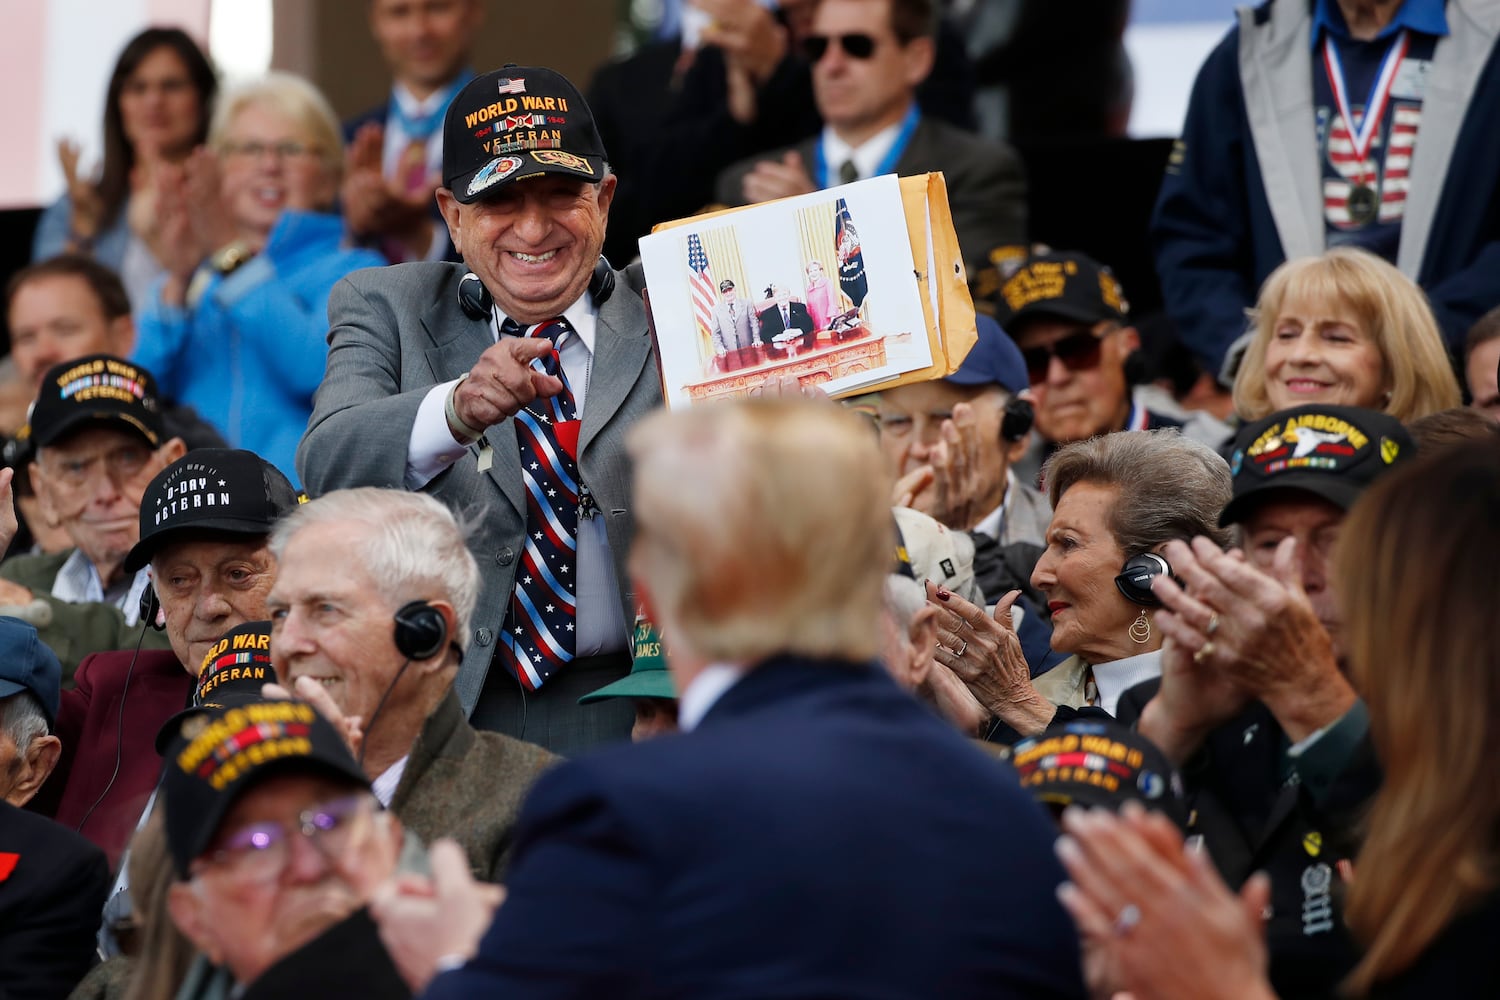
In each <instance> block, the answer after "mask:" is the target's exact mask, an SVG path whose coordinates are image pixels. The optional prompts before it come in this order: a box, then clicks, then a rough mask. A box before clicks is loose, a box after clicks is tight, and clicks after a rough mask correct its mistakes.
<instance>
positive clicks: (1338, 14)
mask: <svg viewBox="0 0 1500 1000" xmlns="http://www.w3.org/2000/svg"><path fill="white" fill-rule="evenodd" d="M1446 6H1447V0H1406V2H1405V3H1403V4H1402V5H1401V6H1400V8H1399V9H1397V11H1396V16H1395V17H1393V18H1391V23H1390V24H1387V25H1386V26H1385V27H1384V28H1382V29H1381V30H1380V34H1378V35H1376V36H1375V37H1376V38H1377V39H1381V38H1388V37H1390V36H1391V35H1394V34H1395V33H1396V32H1398V31H1400V30H1401V29H1403V28H1407V29H1410V30H1411V31H1418V32H1421V33H1422V34H1424V35H1432V36H1434V37H1436V38H1442V37H1443V36H1445V35H1447V34H1448V14H1447V11H1446V10H1445V9H1444V8H1445V7H1446ZM1324 31H1329V32H1331V33H1333V34H1334V35H1336V36H1337V37H1339V38H1342V39H1347V38H1348V37H1349V26H1348V24H1347V23H1346V22H1345V21H1344V12H1343V11H1341V10H1339V5H1338V0H1316V2H1315V3H1314V4H1313V19H1312V45H1313V47H1314V48H1316V47H1317V46H1318V43H1319V42H1320V41H1322V38H1323V32H1324Z"/></svg>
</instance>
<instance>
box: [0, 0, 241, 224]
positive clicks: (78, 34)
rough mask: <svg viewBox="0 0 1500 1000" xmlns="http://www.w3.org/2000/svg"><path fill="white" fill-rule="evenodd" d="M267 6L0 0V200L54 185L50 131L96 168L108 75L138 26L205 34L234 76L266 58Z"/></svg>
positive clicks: (46, 192) (18, 201)
mask: <svg viewBox="0 0 1500 1000" xmlns="http://www.w3.org/2000/svg"><path fill="white" fill-rule="evenodd" d="M270 10H271V4H270V0H0V85H3V93H4V98H5V99H4V100H0V135H3V136H5V144H4V147H3V150H0V207H4V208H14V207H22V206H32V205H41V204H46V203H48V202H50V201H52V200H53V199H54V198H56V197H57V196H58V194H60V193H61V192H62V188H63V179H62V170H61V169H60V168H59V167H58V165H57V151H56V146H57V140H58V139H59V138H62V137H68V138H71V139H74V140H76V141H77V142H79V143H80V144H82V146H83V148H84V157H83V162H84V165H85V168H87V169H90V170H93V169H97V167H98V163H99V157H100V155H101V154H102V152H103V135H102V128H103V121H104V92H105V88H106V87H107V86H108V84H109V74H110V71H111V70H112V69H113V68H114V64H115V59H116V57H118V55H119V53H120V49H121V48H123V47H124V45H125V43H126V42H127V41H129V40H130V38H131V37H132V36H133V35H135V34H136V33H137V32H138V31H140V30H141V29H142V28H145V27H148V26H150V25H153V24H159V25H176V26H177V27H180V28H182V29H183V30H185V31H186V32H188V34H190V35H192V36H193V37H194V38H197V39H198V40H199V41H200V43H203V42H207V47H208V49H209V52H210V54H211V56H212V58H213V60H214V63H215V65H217V66H218V67H219V69H220V74H221V79H226V80H233V79H238V78H241V77H244V76H247V75H254V74H256V73H259V72H264V70H265V68H266V67H267V66H268V65H269V64H270V55H271V32H270V28H271V21H270ZM211 22H212V23H211Z"/></svg>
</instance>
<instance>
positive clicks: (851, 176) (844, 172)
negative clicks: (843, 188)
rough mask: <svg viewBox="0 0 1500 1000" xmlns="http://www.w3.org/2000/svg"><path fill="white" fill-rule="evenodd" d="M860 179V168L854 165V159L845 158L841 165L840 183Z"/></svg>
mask: <svg viewBox="0 0 1500 1000" xmlns="http://www.w3.org/2000/svg"><path fill="white" fill-rule="evenodd" d="M857 180H859V168H858V167H856V166H855V165H854V161H853V160H845V161H844V162H843V163H842V164H841V165H840V166H839V183H840V184H853V183H854V182H855V181H857Z"/></svg>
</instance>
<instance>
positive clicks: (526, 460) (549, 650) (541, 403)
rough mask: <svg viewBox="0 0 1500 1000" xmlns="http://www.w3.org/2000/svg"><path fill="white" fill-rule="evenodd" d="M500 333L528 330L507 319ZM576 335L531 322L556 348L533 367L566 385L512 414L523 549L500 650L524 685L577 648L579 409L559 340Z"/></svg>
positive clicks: (555, 323) (560, 324)
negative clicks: (521, 485)
mask: <svg viewBox="0 0 1500 1000" xmlns="http://www.w3.org/2000/svg"><path fill="white" fill-rule="evenodd" d="M500 329H501V332H502V333H506V334H511V335H513V336H527V332H526V329H525V328H524V327H522V326H521V325H520V324H518V323H516V322H515V321H514V320H511V319H507V320H506V321H505V322H504V324H502V325H501V328H500ZM572 333H573V328H572V327H571V326H569V325H568V321H567V320H566V319H563V318H562V317H561V316H558V317H556V318H554V319H549V320H546V321H545V322H542V323H538V324H537V325H536V326H535V327H532V328H531V331H530V334H529V335H530V336H533V337H546V338H548V339H550V340H551V341H552V351H551V353H550V354H546V355H543V356H542V357H541V358H539V359H538V360H536V361H533V362H532V367H534V368H536V369H538V370H540V371H543V372H545V373H546V374H548V375H555V376H556V377H558V378H560V379H562V383H563V391H562V392H560V393H558V394H557V395H556V396H553V397H551V398H550V399H543V398H540V397H538V398H537V399H534V400H532V402H531V405H529V406H527V407H526V408H525V409H523V410H520V411H519V412H517V413H516V416H515V425H516V442H517V444H518V445H519V447H520V456H521V478H522V480H523V481H524V482H525V484H526V547H525V549H524V551H523V554H522V557H521V564H520V566H519V567H517V569H516V585H515V589H514V590H513V591H512V592H511V599H510V609H509V611H508V613H507V614H506V618H505V633H504V637H503V639H502V641H501V643H500V648H501V650H502V651H503V652H504V654H505V659H506V664H507V665H508V666H509V667H510V669H511V672H512V673H514V674H515V675H516V679H517V680H519V681H520V682H521V684H522V686H524V687H525V688H526V689H527V690H530V691H535V690H536V689H537V688H539V687H541V686H542V685H543V684H544V683H545V682H546V681H547V678H549V677H551V676H552V674H554V673H555V672H557V671H558V670H559V669H561V668H562V667H563V665H564V664H567V663H569V662H571V661H572V659H573V657H574V655H575V653H576V651H577V649H578V634H577V632H576V630H575V629H576V625H577V620H578V598H577V594H578V585H577V581H576V577H577V576H578V494H579V476H578V423H579V421H578V412H577V405H576V403H575V401H574V399H573V389H572V387H571V386H569V384H568V378H567V376H566V375H565V374H564V373H563V370H562V359H561V357H560V356H559V355H558V346H559V345H560V344H561V343H562V339H563V338H564V337H566V336H568V335H570V334H572Z"/></svg>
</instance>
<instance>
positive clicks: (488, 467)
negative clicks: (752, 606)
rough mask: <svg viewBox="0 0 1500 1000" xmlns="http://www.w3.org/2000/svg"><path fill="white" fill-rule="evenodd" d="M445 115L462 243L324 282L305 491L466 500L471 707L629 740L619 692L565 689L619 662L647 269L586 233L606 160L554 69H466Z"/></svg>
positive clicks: (640, 408) (452, 227) (513, 731)
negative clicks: (604, 253) (475, 573)
mask: <svg viewBox="0 0 1500 1000" xmlns="http://www.w3.org/2000/svg"><path fill="white" fill-rule="evenodd" d="M443 130H444V140H443V177H444V185H445V186H444V187H441V188H439V189H438V192H437V197H438V204H439V205H440V206H441V207H442V210H443V216H444V218H445V219H446V221H447V224H448V231H449V233H450V234H451V235H452V237H453V241H454V243H455V245H457V246H458V248H459V249H460V250H461V251H462V252H463V258H464V262H465V263H464V265H459V264H441V263H411V264H402V265H397V266H395V267H390V268H384V269H381V270H378V271H377V270H372V271H363V272H356V273H355V274H353V275H351V276H350V277H349V278H347V279H346V280H344V281H343V282H341V283H339V285H338V286H336V287H335V288H334V290H333V294H332V296H331V297H330V299H329V304H328V316H329V322H330V324H331V325H332V330H331V331H330V332H329V335H328V340H329V361H328V371H327V374H326V376H325V377H324V379H323V384H322V385H321V386H320V387H319V388H318V392H317V395H316V397H315V399H314V405H313V415H312V419H311V421H310V422H309V423H308V429H307V435H306V437H304V438H303V440H302V444H301V447H300V448H299V449H298V452H297V468H298V471H299V473H300V475H301V476H302V481H303V482H304V483H305V484H307V487H308V489H309V491H311V492H312V493H313V494H314V495H316V494H321V493H326V492H328V491H329V490H333V489H338V488H341V487H349V486H391V487H403V486H404V487H405V488H407V489H412V490H424V491H426V492H429V493H431V494H432V495H433V496H435V497H437V498H438V499H440V500H442V501H443V502H444V503H446V504H448V505H449V506H450V507H451V508H453V509H454V510H455V511H457V512H459V513H465V512H469V513H471V514H472V515H473V516H474V524H475V525H476V530H475V532H474V533H473V535H472V536H471V538H470V540H469V548H470V551H472V552H473V553H474V557H475V559H477V560H478V561H479V565H480V566H481V567H483V568H484V577H483V587H482V590H481V592H480V596H479V602H478V605H477V610H476V611H475V615H474V623H473V624H474V628H473V631H472V633H471V634H470V635H469V636H466V637H465V640H464V641H463V642H462V643H461V645H463V646H465V647H466V648H467V650H468V652H467V653H466V654H465V657H464V662H463V665H462V666H461V667H460V669H459V672H458V678H457V680H456V681H455V687H456V689H457V691H458V696H459V701H460V703H461V704H462V706H463V709H464V711H465V712H466V713H467V714H469V716H470V719H471V720H472V722H473V724H474V725H475V726H476V727H477V728H480V729H493V730H497V731H499V732H504V733H507V734H509V735H511V736H516V737H521V738H524V739H526V740H529V741H531V742H535V743H539V744H541V745H542V746H545V747H547V748H548V749H550V750H556V751H561V752H564V753H566V752H568V751H569V750H571V749H581V748H583V747H586V746H589V745H591V744H594V743H598V742H602V741H606V740H611V739H619V740H624V739H626V738H627V737H628V735H629V733H630V727H631V724H632V722H633V721H634V719H633V716H632V713H631V711H630V706H629V705H627V704H624V703H620V704H608V703H607V704H604V705H598V706H595V705H589V706H584V707H582V708H580V707H579V705H578V699H579V697H581V696H582V695H585V694H587V693H589V692H590V691H594V690H596V689H598V688H599V687H602V686H603V685H604V684H608V683H612V682H613V681H616V680H619V679H620V678H621V677H624V676H625V675H626V674H627V673H628V672H629V670H630V653H629V637H630V624H631V623H632V622H633V621H634V620H635V611H636V607H635V601H634V599H633V598H632V596H631V595H630V593H629V591H628V588H626V587H625V586H624V585H623V584H624V582H625V580H626V573H625V565H624V562H625V553H626V549H627V547H628V545H629V540H630V535H631V532H632V521H631V501H630V498H629V482H628V479H627V473H626V465H625V459H624V453H623V443H624V435H625V430H626V428H628V427H629V426H630V424H631V423H632V422H633V421H634V420H635V419H636V418H637V417H639V416H640V415H642V414H644V413H645V412H647V411H648V410H650V409H652V408H654V407H656V406H659V405H660V404H661V382H660V379H659V378H658V376H657V371H656V366H655V365H654V364H653V363H652V361H651V341H650V337H649V335H648V333H647V329H646V311H645V307H644V305H643V303H642V301H641V297H640V288H641V284H640V283H639V282H638V281H635V279H633V278H632V277H631V276H630V275H629V274H626V273H619V272H615V271H612V270H611V269H610V267H609V264H608V262H607V261H605V260H604V259H603V258H602V257H601V256H600V254H599V250H600V247H602V246H603V244H604V231H605V224H606V222H607V220H608V217H609V207H610V204H611V202H612V201H613V198H614V191H615V184H616V181H615V178H614V176H613V175H612V174H607V173H606V172H605V161H606V156H605V151H604V145H603V143H602V142H601V141H600V139H599V133H598V130H597V129H595V128H594V124H593V119H592V117H591V116H590V114H589V109H588V105H587V104H585V103H584V101H583V98H582V96H581V95H580V94H579V93H578V91H577V89H576V88H575V87H574V86H573V85H572V84H571V83H569V82H568V81H567V80H565V79H564V78H563V77H562V76H560V75H559V74H557V73H555V72H553V71H552V70H549V69H544V68H541V67H534V66H508V67H506V68H504V69H500V70H496V71H495V72H493V73H488V74H486V75H484V76H481V77H479V78H477V79H475V80H474V81H473V82H472V83H470V84H469V85H468V86H467V87H465V88H464V89H463V91H462V92H461V93H460V94H459V95H458V97H456V98H455V99H454V101H453V103H452V104H451V105H450V106H449V108H448V115H447V118H446V121H445V123H444V127H443ZM637 277H638V274H637ZM632 282H634V287H633V288H632V287H627V286H628V285H630V284H631V283H632ZM617 283H618V285H619V286H620V287H617ZM543 568H545V569H546V570H547V572H546V573H542V572H539V570H541V569H543ZM517 629H519V630H520V631H517ZM492 662H493V668H492V666H491V664H492Z"/></svg>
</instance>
